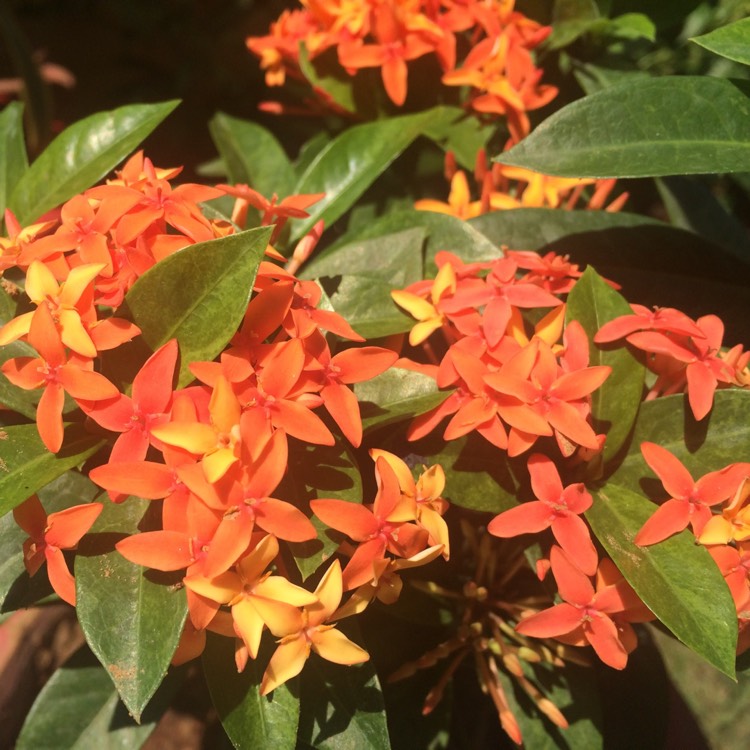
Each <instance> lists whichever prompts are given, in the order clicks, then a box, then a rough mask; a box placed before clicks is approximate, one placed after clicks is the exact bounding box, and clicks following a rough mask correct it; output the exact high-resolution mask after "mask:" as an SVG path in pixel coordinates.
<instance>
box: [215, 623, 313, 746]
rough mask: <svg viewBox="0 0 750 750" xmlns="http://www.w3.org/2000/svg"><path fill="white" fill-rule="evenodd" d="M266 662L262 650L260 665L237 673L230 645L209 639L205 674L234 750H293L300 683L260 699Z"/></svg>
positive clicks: (256, 663) (217, 638)
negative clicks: (260, 688) (262, 749)
mask: <svg viewBox="0 0 750 750" xmlns="http://www.w3.org/2000/svg"><path fill="white" fill-rule="evenodd" d="M267 659H268V649H265V650H264V649H263V648H262V649H261V654H260V655H259V656H258V659H255V660H254V659H250V661H249V662H248V664H247V666H246V667H245V671H244V672H241V673H238V672H237V669H236V667H235V666H234V643H233V641H232V639H231V638H222V637H220V636H214V635H213V634H212V633H209V634H208V639H207V643H206V650H205V651H204V652H203V670H204V672H205V674H206V681H207V682H208V689H209V691H210V693H211V700H212V701H213V704H214V706H215V708H216V710H217V711H218V712H219V718H220V719H221V723H222V725H223V727H224V730H225V731H226V733H227V735H228V736H229V739H230V740H231V741H232V744H233V745H234V746H235V747H236V748H237V749H238V750H260V749H261V748H264V749H265V748H269V750H271V749H273V750H294V747H295V745H296V742H297V723H298V721H299V698H297V697H296V695H297V690H298V679H294V680H291V681H290V682H287V683H285V684H284V685H281V686H280V687H278V688H276V690H274V691H273V693H271V695H268V696H261V695H260V692H259V687H260V681H261V678H262V676H263V669H264V668H265V663H266V662H267Z"/></svg>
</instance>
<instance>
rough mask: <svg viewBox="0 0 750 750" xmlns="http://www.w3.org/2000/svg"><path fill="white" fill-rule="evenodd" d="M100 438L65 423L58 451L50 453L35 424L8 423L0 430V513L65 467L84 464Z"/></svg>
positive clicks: (56, 475) (3, 512) (40, 486)
mask: <svg viewBox="0 0 750 750" xmlns="http://www.w3.org/2000/svg"><path fill="white" fill-rule="evenodd" d="M101 446H102V441H101V440H99V439H98V438H96V437H93V436H92V435H88V434H86V433H85V432H84V430H83V429H82V428H81V426H80V425H68V426H67V428H66V429H65V439H64V440H63V445H62V448H61V449H60V451H59V452H58V453H50V452H49V451H48V450H47V449H46V448H45V447H44V444H43V443H42V441H41V439H40V438H39V434H38V433H37V430H36V425H34V424H24V425H11V426H10V427H5V428H4V429H2V430H0V516H2V515H4V514H5V513H7V512H8V511H10V510H13V508H15V507H16V505H18V504H19V503H22V502H23V501H24V500H26V498H27V497H29V496H30V495H32V494H33V493H34V492H36V491H37V490H40V489H41V488H42V487H44V486H45V485H46V484H49V483H50V482H51V481H52V480H53V479H56V478H57V477H59V476H60V475H61V474H64V473H65V472H66V471H67V470H68V469H72V468H73V467H74V466H78V465H79V464H81V463H83V461H85V460H86V459H87V458H88V457H89V456H91V455H93V454H94V453H95V452H96V451H97V450H98V449H99V448H100V447H101Z"/></svg>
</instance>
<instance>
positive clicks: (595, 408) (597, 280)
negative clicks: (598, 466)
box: [565, 266, 645, 462]
mask: <svg viewBox="0 0 750 750" xmlns="http://www.w3.org/2000/svg"><path fill="white" fill-rule="evenodd" d="M631 312H632V311H631V309H630V305H629V304H628V302H627V301H626V299H625V298H624V297H623V296H622V295H621V294H619V293H618V292H616V291H615V290H614V289H612V287H611V286H609V285H608V284H606V283H605V282H604V281H603V280H602V277H601V276H599V274H597V273H596V271H595V270H594V269H593V268H592V267H591V266H589V267H588V268H587V269H586V270H585V271H584V273H583V276H581V278H580V279H578V281H577V282H576V284H575V286H574V287H573V290H572V291H571V292H570V294H569V295H568V304H567V308H566V311H565V315H566V318H567V320H568V322H570V321H571V320H577V321H578V322H579V323H580V324H581V325H582V326H583V329H584V331H586V334H587V335H588V337H589V352H590V357H591V359H590V364H591V365H607V366H609V367H611V368H612V372H611V373H610V375H609V377H608V378H607V379H606V380H605V381H604V384H603V385H602V386H601V387H600V388H597V390H596V391H594V393H593V394H592V397H591V416H592V417H593V420H594V429H595V430H596V431H597V432H605V433H606V435H607V441H606V442H605V444H604V451H603V453H602V458H603V460H604V461H605V462H606V461H608V460H609V459H611V458H612V457H613V456H615V455H616V454H617V452H618V451H619V450H620V448H622V446H623V445H624V443H625V441H626V440H627V437H628V435H629V434H630V429H631V427H632V426H633V422H634V421H635V417H636V415H637V414H638V408H639V406H640V404H641V396H642V391H643V378H644V375H645V367H644V366H643V365H642V364H641V363H640V362H639V361H638V360H637V359H636V358H635V357H634V356H633V354H632V353H631V352H630V350H629V349H628V348H627V346H625V345H624V344H621V345H619V346H617V347H613V346H607V347H599V346H597V345H596V344H595V343H594V340H593V339H594V335H595V334H596V332H597V331H598V330H599V329H600V328H601V327H602V326H603V325H604V324H605V323H607V322H608V321H610V320H613V319H614V318H616V317H618V316H620V315H630V314H631Z"/></svg>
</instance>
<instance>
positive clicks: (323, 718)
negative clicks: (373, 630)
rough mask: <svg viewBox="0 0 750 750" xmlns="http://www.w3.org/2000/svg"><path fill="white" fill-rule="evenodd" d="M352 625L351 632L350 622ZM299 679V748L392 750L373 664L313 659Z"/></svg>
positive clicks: (357, 639)
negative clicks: (336, 662)
mask: <svg viewBox="0 0 750 750" xmlns="http://www.w3.org/2000/svg"><path fill="white" fill-rule="evenodd" d="M347 626H349V627H348V631H351V629H352V628H351V623H347ZM347 635H349V636H350V637H352V638H353V640H354V641H355V642H356V643H359V644H361V643H362V639H361V638H358V637H357V635H352V634H351V632H348V633H347ZM300 680H301V693H302V695H301V702H300V708H301V710H300V720H299V735H298V742H299V745H298V747H301V748H308V747H309V748H316V750H348V749H349V748H355V747H359V748H368V750H390V747H391V743H390V740H389V737H388V725H387V722H386V714H385V702H384V700H383V693H382V691H381V688H380V681H379V680H378V676H377V674H376V673H375V668H374V667H373V665H372V663H371V662H365V663H364V664H361V665H357V666H354V667H350V666H343V665H339V664H332V663H331V662H329V661H326V660H325V659H322V658H320V657H318V656H317V655H312V656H311V657H310V659H309V660H308V662H307V664H306V665H305V668H304V670H303V671H302V675H301V677H300Z"/></svg>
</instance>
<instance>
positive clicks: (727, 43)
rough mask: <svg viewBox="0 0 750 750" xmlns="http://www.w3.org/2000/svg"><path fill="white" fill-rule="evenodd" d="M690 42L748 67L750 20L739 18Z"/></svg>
mask: <svg viewBox="0 0 750 750" xmlns="http://www.w3.org/2000/svg"><path fill="white" fill-rule="evenodd" d="M690 41H691V42H695V43H696V44H700V45H701V47H705V48H706V49H707V50H711V52H715V53H716V54H717V55H721V56H722V57H728V58H729V59H730V60H735V61H737V62H741V63H744V64H745V65H750V18H741V19H740V20H739V21H735V22H734V23H730V24H728V25H727V26H722V27H721V28H719V29H714V31H710V32H709V33H708V34H703V35H701V36H694V37H693V38H692V39H691V40H690Z"/></svg>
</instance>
